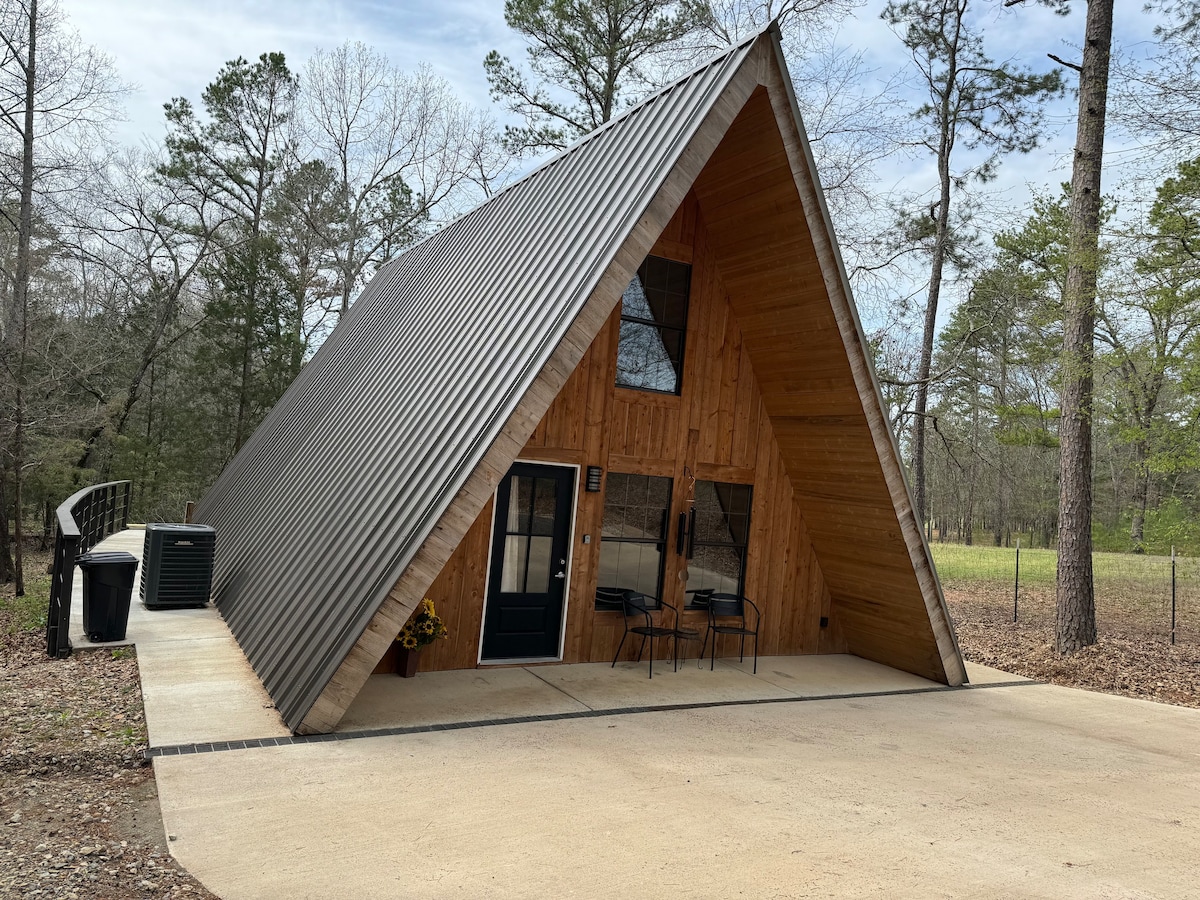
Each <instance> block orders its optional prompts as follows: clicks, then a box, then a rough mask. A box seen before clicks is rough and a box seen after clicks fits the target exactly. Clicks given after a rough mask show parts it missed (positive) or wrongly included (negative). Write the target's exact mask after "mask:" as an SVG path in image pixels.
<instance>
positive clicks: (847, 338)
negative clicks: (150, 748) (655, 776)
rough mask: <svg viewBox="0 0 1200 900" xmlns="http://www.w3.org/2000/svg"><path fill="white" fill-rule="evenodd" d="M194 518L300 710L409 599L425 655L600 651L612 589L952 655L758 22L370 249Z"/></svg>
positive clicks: (288, 712)
mask: <svg viewBox="0 0 1200 900" xmlns="http://www.w3.org/2000/svg"><path fill="white" fill-rule="evenodd" d="M589 482H590V483H589ZM196 520H197V521H200V522H204V523H207V524H210V525H212V526H214V528H216V530H217V534H218V542H219V548H220V549H219V552H218V557H217V571H216V574H215V578H214V598H215V600H216V602H217V604H218V606H219V608H220V609H221V611H222V613H223V615H224V616H225V618H226V620H227V622H228V623H229V625H230V628H231V629H232V631H233V633H234V635H235V636H236V638H237V639H238V641H239V643H240V644H241V646H242V648H243V649H244V651H245V652H246V655H247V657H248V658H249V660H250V662H251V663H252V664H253V666H254V668H255V670H256V671H257V672H258V674H259V676H260V677H261V678H262V680H263V683H264V685H265V686H266V687H267V689H268V691H269V692H270V694H271V696H272V698H273V699H274V700H275V702H276V705H277V707H278V709H279V710H280V712H281V714H282V715H283V717H284V720H285V721H286V722H287V724H288V725H289V726H290V727H291V728H293V729H294V730H297V731H301V732H323V731H329V730H331V729H333V728H334V727H335V726H336V725H337V723H338V721H339V719H340V718H341V716H342V714H343V713H344V712H345V710H346V708H347V707H348V706H349V704H350V702H351V701H352V700H353V699H354V697H355V695H356V694H357V693H358V691H359V690H360V688H361V687H362V685H363V684H364V683H365V681H366V679H367V678H368V676H369V675H370V674H371V673H372V671H373V670H374V669H375V668H376V667H377V666H378V665H379V664H380V661H381V659H383V657H384V655H385V653H387V652H388V650H389V648H390V647H391V645H392V643H393V639H394V637H395V635H396V634H397V632H398V631H399V629H400V628H401V627H402V626H403V625H404V623H405V621H406V620H407V619H408V616H409V614H410V613H411V612H412V611H413V609H414V608H415V607H416V605H417V604H418V603H419V602H420V601H421V599H422V598H424V597H426V596H428V597H430V598H432V599H433V600H434V601H435V603H436V604H437V606H438V611H439V613H440V614H441V615H442V616H443V617H444V618H445V619H446V621H447V624H448V625H449V629H450V635H451V636H450V638H449V639H448V640H446V641H443V642H438V643H437V644H435V645H434V646H433V647H431V648H429V649H428V650H426V652H425V654H424V656H423V660H422V665H421V668H422V670H423V671H426V670H433V669H461V668H471V667H475V666H479V665H494V664H506V663H514V662H537V661H541V662H547V663H552V662H586V661H608V659H610V658H611V656H612V654H613V652H614V651H615V649H616V642H617V641H618V640H619V639H620V635H621V633H622V626H621V624H620V619H619V614H617V613H615V612H612V611H610V610H605V609H599V610H598V609H597V608H596V602H595V594H596V589H597V587H600V586H611V587H623V588H630V589H634V590H638V591H640V592H642V593H644V594H646V595H648V596H650V597H660V598H662V599H664V600H666V601H668V602H671V603H673V604H675V605H677V606H680V607H686V606H688V605H689V601H690V600H691V599H693V598H694V597H695V594H693V593H689V592H690V591H695V590H697V589H704V588H715V589H716V590H719V591H734V592H742V593H744V594H745V595H746V596H749V597H751V598H752V599H754V600H755V601H756V602H757V604H758V605H759V606H760V607H761V608H762V613H763V627H762V642H761V648H760V649H761V652H762V653H763V654H765V655H770V654H776V655H778V654H804V653H843V652H846V653H852V654H856V655H858V656H862V657H865V658H867V659H870V660H875V661H877V662H881V663H885V664H887V665H890V666H894V667H896V668H899V669H903V670H906V671H909V672H913V673H916V674H919V675H922V676H925V677H927V678H930V679H933V680H935V681H938V682H942V683H948V684H961V683H963V682H964V681H965V680H966V675H965V671H964V668H963V663H962V659H961V656H960V654H959V650H958V646H957V643H956V640H955V636H954V631H953V626H952V625H951V622H950V618H949V615H948V613H947V610H946V605H945V601H944V599H943V597H942V593H941V589H940V586H939V585H938V582H937V578H936V575H935V572H934V569H933V565H932V562H931V560H930V557H929V552H928V548H927V547H926V545H925V542H924V539H923V537H922V532H921V528H920V525H919V523H918V522H917V520H916V517H915V515H914V512H913V507H912V501H911V497H910V493H909V490H908V487H907V484H906V481H905V477H904V473H903V469H902V467H901V462H900V458H899V454H898V452H897V448H896V444H895V440H894V437H893V436H892V434H891V432H890V430H889V426H888V422H887V418H886V416H885V414H884V410H883V406H882V399H881V397H880V394H879V389H878V386H877V384H876V383H875V380H874V375H873V372H872V368H871V364H870V361H869V358H868V351H867V348H866V342H865V340H864V337H863V332H862V327H861V324H860V323H859V320H858V316H857V314H856V312H855V309H854V305H853V302H852V300H851V298H850V294H849V288H848V285H847V281H846V275H845V271H844V269H843V266H842V263H841V260H840V257H839V255H838V251H837V248H836V246H835V242H834V237H833V230H832V227H831V225H830V222H829V218H828V213H827V211H826V208H825V205H824V201H823V198H822V194H821V189H820V185H819V183H818V181H817V175H816V172H815V170H814V167H813V161H812V156H811V153H810V151H809V148H808V144H807V141H806V139H805V137H804V133H803V129H802V126H801V124H800V118H799V114H798V112H797V109H796V104H795V98H794V96H793V95H792V89H791V83H790V79H789V76H788V75H787V70H786V67H785V64H784V60H783V55H782V52H781V50H780V47H779V41H778V33H777V30H776V29H775V28H774V27H772V28H770V29H768V30H767V31H765V32H763V33H762V34H760V35H759V36H757V37H756V38H754V39H752V40H750V41H747V42H745V43H743V44H742V45H740V46H738V47H735V48H732V49H731V50H730V51H729V52H727V53H725V54H723V55H722V56H720V57H718V58H716V59H714V60H712V61H710V62H709V63H707V64H705V65H704V66H702V67H700V68H699V69H697V70H696V71H695V72H693V73H692V74H691V75H689V76H688V77H686V78H684V79H683V80H681V81H680V82H678V83H676V84H674V85H672V86H671V87H670V88H668V89H666V90H664V91H663V92H661V93H659V94H657V95H656V96H654V97H652V98H651V99H649V100H647V101H646V102H645V103H642V104H640V105H639V106H637V107H635V108H633V109H631V110H630V111H628V112H626V113H625V114H624V115H623V116H621V117H620V118H619V119H616V120H614V121H612V122H610V123H608V124H607V125H606V126H604V127H603V128H601V129H599V130H598V131H596V132H594V133H592V134H590V135H588V136H587V137H586V138H584V139H583V140H581V141H580V142H579V143H577V144H576V145H574V146H573V147H571V148H570V149H568V150H567V151H565V152H563V153H562V154H560V155H559V156H557V157H555V158H554V159H552V160H550V161H549V162H547V163H546V164H545V165H543V166H541V167H540V168H539V169H537V170H536V171H534V172H533V173H531V174H530V175H528V176H527V177H525V178H524V179H522V180H521V181H519V182H517V183H515V184H513V185H511V186H510V187H508V188H506V189H505V190H504V191H501V192H500V193H498V194H497V195H496V196H494V197H493V198H491V199H490V200H489V201H488V202H487V203H485V204H483V205H482V206H480V207H478V208H477V209H475V210H474V211H472V212H471V213H469V214H467V215H466V216H464V217H463V218H462V219H460V220H458V221H457V222H455V223H453V224H451V225H449V226H447V227H446V228H444V229H442V230H440V231H438V232H437V233H436V234H434V235H432V236H430V237H429V238H427V239H426V240H424V241H423V242H422V243H420V244H419V245H417V246H416V247H414V248H413V249H412V250H410V251H408V252H407V253H406V254H404V255H403V256H402V257H401V258H400V259H398V260H397V261H396V262H395V263H393V264H392V265H390V266H389V267H387V268H386V269H384V270H383V271H381V272H380V273H379V274H378V275H377V276H376V278H375V279H374V280H373V281H372V283H371V285H370V286H369V287H368V288H367V290H366V291H365V292H364V293H363V296H362V297H361V298H360V299H359V300H358V302H357V303H356V304H355V306H354V308H353V309H352V311H351V313H350V314H349V316H348V317H347V318H346V320H345V321H344V322H343V323H342V324H341V325H339V327H338V328H337V329H336V330H335V332H334V334H333V335H332V336H331V337H330V338H329V339H328V340H327V341H326V343H325V345H324V346H323V347H322V348H321V350H320V351H319V352H318V353H317V355H316V357H315V358H314V359H313V360H312V361H311V362H310V363H309V364H308V366H306V367H305V369H304V371H303V372H302V373H301V375H300V377H299V378H298V379H297V381H296V383H295V384H294V385H293V386H292V387H291V388H290V389H289V390H288V392H287V393H286V394H285V396H284V397H283V399H282V400H281V401H280V402H279V404H278V405H277V406H276V408H275V409H274V410H273V411H272V412H271V413H270V414H269V416H268V417H267V419H266V420H265V421H264V422H263V424H262V426H261V427H260V428H259V429H258V431H257V432H256V433H255V435H254V437H253V438H252V439H251V441H250V442H249V443H248V444H247V445H246V447H244V448H243V450H242V451H241V452H240V453H239V454H238V456H237V457H236V458H235V459H234V460H233V462H231V463H230V465H229V467H228V468H227V469H226V471H225V472H224V473H223V474H222V476H221V478H220V479H219V480H218V482H217V483H216V485H214V487H213V488H212V489H211V491H210V492H209V493H208V494H207V495H206V496H205V497H204V499H203V500H202V502H201V503H200V504H199V505H198V507H197V509H196ZM681 530H682V531H683V537H682V538H681V536H680V533H681ZM704 615H705V614H704V612H703V611H701V610H695V609H692V610H687V609H685V611H684V613H683V617H684V620H685V623H686V622H687V621H688V620H691V621H692V623H693V624H696V625H699V624H700V623H701V622H702V621H703V617H704Z"/></svg>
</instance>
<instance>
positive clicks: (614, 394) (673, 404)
mask: <svg viewBox="0 0 1200 900" xmlns="http://www.w3.org/2000/svg"><path fill="white" fill-rule="evenodd" d="M651 252H652V253H653V254H654V255H658V256H664V257H667V258H671V259H676V260H679V261H681V262H690V263H691V264H692V284H691V297H690V304H689V311H688V327H687V336H686V340H685V357H684V369H683V382H682V387H681V393H680V395H679V396H670V395H664V394H655V393H649V392H646V391H637V390H628V389H625V388H619V387H616V386H615V379H616V353H617V346H616V342H617V337H618V334H619V327H620V312H621V311H620V307H619V306H618V307H617V308H616V309H614V310H613V312H612V314H611V316H610V317H609V319H608V321H607V322H606V323H605V325H604V327H603V328H602V329H601V330H600V333H599V334H598V335H597V336H596V338H595V340H594V341H593V342H592V345H591V346H590V347H589V348H588V351H587V353H586V354H584V357H583V359H582V361H581V363H580V365H579V367H578V368H577V369H576V370H575V372H574V373H573V374H572V375H571V377H570V378H568V379H567V382H566V384H565V385H564V386H563V388H562V391H561V392H560V393H559V395H558V397H557V398H556V399H555V400H554V402H553V403H552V404H551V406H550V408H549V410H548V411H547V412H546V414H545V416H544V417H543V418H542V420H541V421H540V422H539V423H538V425H537V427H536V428H535V429H534V430H533V434H532V436H531V437H530V439H529V441H528V442H527V444H526V445H525V448H524V449H523V450H522V452H521V455H520V458H521V459H523V460H536V461H545V462H563V463H574V464H577V465H580V466H587V465H600V466H603V467H604V470H605V472H606V473H608V472H611V471H616V472H627V473H633V474H651V475H667V476H671V477H673V478H674V479H675V489H674V490H673V492H672V509H671V514H670V516H669V523H670V531H669V535H668V537H669V539H668V542H667V545H668V546H667V549H668V552H667V556H666V565H665V571H664V574H663V585H664V588H663V590H664V598H665V599H666V600H668V602H671V603H674V604H675V605H677V606H680V607H682V606H683V602H684V597H683V586H682V583H681V582H680V580H679V578H678V574H679V567H680V562H681V560H680V557H678V556H677V555H676V554H675V553H674V552H673V551H674V546H675V529H676V527H677V522H678V516H679V513H680V512H683V511H684V510H685V509H686V506H687V504H686V496H685V493H684V490H683V489H682V486H683V484H684V474H683V473H684V468H685V467H687V468H689V469H690V470H691V471H692V472H694V473H695V474H696V476H697V477H698V478H701V479H706V480H714V481H730V482H736V483H751V484H753V485H754V494H753V508H752V510H751V535H750V541H749V548H748V551H747V568H746V594H747V596H749V597H750V598H751V599H753V600H754V601H755V602H756V603H758V604H759V606H760V607H761V608H762V611H763V620H764V626H763V629H762V637H761V642H760V646H759V651H760V653H761V654H764V655H771V654H799V653H816V652H840V651H844V650H845V643H844V641H843V640H842V638H841V637H840V635H839V634H838V633H837V632H836V629H835V628H825V629H822V628H821V627H820V619H821V617H822V616H825V617H828V616H829V615H830V603H831V598H830V595H829V592H828V590H827V589H826V587H825V580H824V578H823V576H822V574H821V566H820V564H819V563H818V561H817V559H816V556H815V554H814V552H813V548H812V545H811V542H810V541H809V537H808V528H807V526H806V523H805V521H804V518H803V516H802V515H801V513H800V509H799V507H798V505H797V504H796V501H795V498H794V488H793V485H792V481H791V479H789V477H788V474H787V471H786V470H785V466H784V463H783V457H782V455H781V452H780V446H779V443H778V441H777V440H776V438H775V435H774V433H773V430H772V427H771V423H770V420H769V419H768V417H767V415H766V413H765V411H764V406H763V399H762V396H761V392H760V390H759V387H758V383H757V380H756V378H755V372H754V368H753V366H752V364H751V361H750V357H749V355H748V354H747V352H746V350H745V348H744V347H743V339H742V334H741V330H740V328H739V323H738V320H737V319H736V318H735V316H734V315H733V313H732V310H731V308H730V305H729V302H728V298H727V296H726V290H725V287H724V284H723V282H722V279H721V273H720V271H719V268H718V266H717V264H716V260H715V259H714V257H713V253H712V249H711V247H710V245H709V242H708V239H707V233H706V229H705V227H704V223H703V221H702V219H701V216H700V213H699V208H698V205H697V203H696V200H695V197H694V196H692V195H690V194H689V195H688V197H687V198H686V199H685V200H684V202H683V204H682V205H681V206H680V208H679V210H678V211H677V213H676V214H675V216H674V217H673V218H672V219H671V221H670V223H669V224H668V225H667V227H666V228H665V229H664V230H663V233H662V235H661V236H660V238H659V239H658V242H657V243H656V244H655V246H654V249H653V250H652V251H651ZM603 498H604V495H603V493H587V492H586V491H584V490H583V484H582V472H581V483H580V484H579V485H577V503H578V507H577V513H576V520H575V542H574V547H573V552H572V559H571V582H570V590H569V597H568V604H567V613H566V637H565V641H564V646H563V660H564V661H565V662H589V661H590V662H599V661H607V660H609V659H611V658H612V654H613V652H614V650H615V649H616V646H617V642H618V641H619V640H620V637H621V633H622V628H621V623H620V618H619V616H617V615H616V614H614V613H611V612H596V611H595V609H594V598H595V590H596V583H597V569H598V566H599V558H600V530H601V528H600V526H601V518H602V515H603V505H604V500H603ZM491 527H492V505H491V503H489V504H488V505H487V506H486V507H485V508H484V509H483V511H482V512H481V513H480V515H479V516H478V518H477V519H476V520H475V522H474V524H473V525H472V526H471V528H470V530H469V531H468V532H467V535H466V537H465V538H464V539H463V541H462V543H461V544H460V545H459V547H458V548H457V549H456V550H455V552H454V553H453V554H452V556H451V557H450V560H449V562H448V563H447V564H446V566H445V567H444V568H443V570H442V572H441V574H440V575H439V576H438V577H437V579H436V580H435V581H434V583H433V584H432V586H431V587H430V588H429V590H428V592H427V595H428V596H429V597H430V598H431V599H432V600H433V601H434V603H435V605H436V606H437V608H438V611H439V613H440V614H441V615H442V616H443V617H444V618H445V619H446V624H447V626H448V627H449V630H450V634H451V637H450V638H449V639H447V640H445V641H440V642H438V644H436V645H434V646H433V647H431V648H430V649H428V650H427V651H426V652H425V653H424V654H422V660H421V670H422V671H434V670H440V669H462V668H471V667H474V666H475V665H476V663H477V659H478V654H479V636H480V622H481V617H482V615H483V606H484V602H485V593H486V585H485V582H486V570H487V555H488V547H489V541H490V535H491ZM585 534H587V535H591V543H589V544H584V543H583V536H584V535H585ZM683 618H684V621H685V622H688V623H690V624H692V625H693V626H694V627H697V628H699V629H700V630H701V631H703V625H704V622H705V621H706V620H705V618H704V615H703V613H699V612H685V613H684V614H683ZM633 649H634V648H633V647H630V648H629V650H628V655H629V656H630V657H632V655H633ZM689 649H690V651H691V652H692V653H695V652H697V651H698V649H699V648H698V646H693V647H691V648H689ZM721 652H733V644H732V642H731V643H730V645H729V647H724V646H722V647H720V648H719V649H718V653H721ZM389 659H390V658H389ZM389 659H385V660H384V661H383V662H382V663H381V665H380V669H381V670H386V669H387V667H388V665H389Z"/></svg>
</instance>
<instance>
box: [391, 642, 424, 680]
mask: <svg viewBox="0 0 1200 900" xmlns="http://www.w3.org/2000/svg"><path fill="white" fill-rule="evenodd" d="M420 662H421V651H420V650H405V649H404V648H403V647H398V648H397V649H396V674H397V675H399V676H400V677H401V678H412V677H413V676H414V675H416V674H417V665H418V664H419V663H420Z"/></svg>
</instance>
